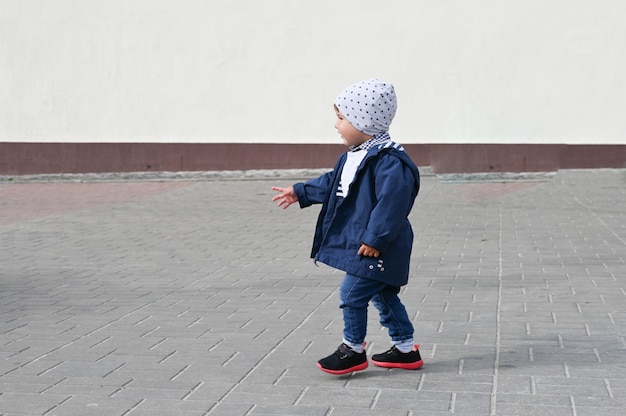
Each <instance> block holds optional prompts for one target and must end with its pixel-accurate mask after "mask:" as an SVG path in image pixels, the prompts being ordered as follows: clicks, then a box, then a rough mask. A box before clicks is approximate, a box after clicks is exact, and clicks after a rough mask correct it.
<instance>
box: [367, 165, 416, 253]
mask: <svg viewBox="0 0 626 416" xmlns="http://www.w3.org/2000/svg"><path fill="white" fill-rule="evenodd" d="M418 186H419V184H417V183H416V178H415V176H414V175H413V173H412V171H411V169H410V168H409V167H408V166H406V165H405V164H404V163H403V162H402V161H401V160H400V159H398V158H396V157H393V156H390V157H385V158H382V159H381V160H380V162H379V164H378V166H377V168H376V185H375V193H376V206H375V207H374V209H373V210H372V212H371V214H370V218H369V221H368V224H367V228H366V230H365V231H364V233H363V236H362V241H361V243H365V244H367V245H370V246H372V247H375V248H376V249H378V250H380V251H381V252H383V253H384V252H385V251H386V250H387V249H388V248H389V245H390V244H391V243H392V242H393V241H394V239H395V238H396V236H397V234H398V232H399V231H400V229H401V228H402V226H404V225H405V224H406V221H407V217H408V215H409V212H410V211H411V208H412V207H413V202H414V201H415V197H416V196H417V189H418Z"/></svg>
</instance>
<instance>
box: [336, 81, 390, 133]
mask: <svg viewBox="0 0 626 416" xmlns="http://www.w3.org/2000/svg"><path fill="white" fill-rule="evenodd" d="M335 105H336V106H337V108H338V109H339V111H340V112H341V114H343V115H344V116H345V117H346V119H348V121H349V122H350V124H352V125H353V126H354V127H355V128H356V129H357V130H359V131H362V132H363V133H365V134H369V135H372V136H374V135H377V134H380V133H384V132H386V131H388V130H389V126H390V125H391V121H392V120H393V117H394V116H395V115H396V109H397V108H398V104H397V100H396V92H395V90H394V88H393V85H392V84H389V83H386V82H383V81H381V80H379V79H376V78H372V79H368V80H365V81H360V82H357V83H356V84H353V85H350V86H349V87H348V88H346V89H345V90H343V91H342V92H341V94H339V96H338V97H337V99H336V100H335Z"/></svg>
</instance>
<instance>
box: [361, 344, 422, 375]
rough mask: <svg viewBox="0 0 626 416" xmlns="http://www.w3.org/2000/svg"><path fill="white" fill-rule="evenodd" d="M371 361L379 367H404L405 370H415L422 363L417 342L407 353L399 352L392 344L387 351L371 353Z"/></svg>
mask: <svg viewBox="0 0 626 416" xmlns="http://www.w3.org/2000/svg"><path fill="white" fill-rule="evenodd" d="M372 362H373V363H374V365H377V366H379V367H385V368H405V369H407V370H417V369H418V368H420V367H421V366H423V365H424V361H422V357H421V356H420V351H419V345H417V344H415V346H414V347H413V349H412V350H411V351H409V352H407V353H403V352H400V351H399V350H398V349H397V348H396V346H395V345H394V346H393V347H391V348H390V349H389V350H388V351H385V352H383V353H381V354H374V355H372Z"/></svg>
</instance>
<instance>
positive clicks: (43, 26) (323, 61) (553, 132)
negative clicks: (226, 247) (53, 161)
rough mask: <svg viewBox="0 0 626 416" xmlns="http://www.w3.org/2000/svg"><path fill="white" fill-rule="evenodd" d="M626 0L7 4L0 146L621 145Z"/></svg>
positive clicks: (0, 13) (1, 10) (20, 0)
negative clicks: (383, 98)
mask: <svg viewBox="0 0 626 416" xmlns="http://www.w3.org/2000/svg"><path fill="white" fill-rule="evenodd" d="M625 44H626V1H624V0H576V1H572V0H506V1H503V0H437V1H434V0H418V1H416V0H404V1H400V0H389V1H385V2H381V1H371V0H315V1H302V0H299V1H296V0H203V1H201V0H177V1H174V0H106V1H100V0H0V142H2V141H4V142H10V141H21V142H92V141H96V142H198V143H214V142H255V143H291V142H293V143H338V138H337V135H336V133H335V131H334V129H333V123H334V119H333V113H332V109H331V104H332V100H333V99H334V97H335V95H336V94H337V93H338V92H339V91H340V90H341V89H342V88H343V87H344V86H346V85H347V84H349V83H352V82H354V81H358V80H360V79H362V78H367V77H372V76H376V77H379V78H382V79H384V80H387V81H390V82H393V83H394V84H395V85H396V90H397V93H398V98H399V111H398V114H397V117H396V121H395V122H394V125H393V126H392V130H391V132H392V135H393V136H394V138H396V139H397V140H398V141H401V142H404V143H567V144H585V143H587V144H623V143H626V117H625V114H626V99H625V97H626V47H624V45H625Z"/></svg>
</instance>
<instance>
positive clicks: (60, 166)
mask: <svg viewBox="0 0 626 416" xmlns="http://www.w3.org/2000/svg"><path fill="white" fill-rule="evenodd" d="M404 147H405V149H406V150H407V152H408V153H409V154H410V155H411V157H412V158H413V160H414V161H415V162H416V163H417V164H418V165H419V166H430V167H431V168H432V170H433V171H434V172H435V173H474V172H545V171H555V170H558V169H578V168H581V169H588V168H624V167H626V144H625V145H566V144H407V145H404ZM344 151H345V147H344V146H343V145H341V144H336V145H330V144H259V143H249V144H245V143H203V144H189V143H16V142H0V175H31V174H54V173H104V172H147V171H169V172H181V171H214V170H250V169H307V168H330V167H332V166H333V165H334V163H335V161H336V159H337V157H338V156H339V155H340V154H341V153H342V152H344Z"/></svg>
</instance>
